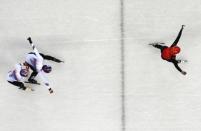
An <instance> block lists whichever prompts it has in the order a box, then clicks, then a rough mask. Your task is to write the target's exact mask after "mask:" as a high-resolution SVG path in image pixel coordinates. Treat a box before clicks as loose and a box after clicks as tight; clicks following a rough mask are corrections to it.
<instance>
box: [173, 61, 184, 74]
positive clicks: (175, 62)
mask: <svg viewBox="0 0 201 131" xmlns="http://www.w3.org/2000/svg"><path fill="white" fill-rule="evenodd" d="M171 62H172V63H173V64H174V66H175V68H176V69H177V70H178V71H179V72H182V69H181V68H180V67H179V66H178V61H177V60H176V59H172V60H171Z"/></svg>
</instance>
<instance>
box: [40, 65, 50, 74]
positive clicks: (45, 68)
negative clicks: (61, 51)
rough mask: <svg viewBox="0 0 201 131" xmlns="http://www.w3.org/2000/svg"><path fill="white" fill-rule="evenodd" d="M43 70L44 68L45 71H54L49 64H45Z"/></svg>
mask: <svg viewBox="0 0 201 131" xmlns="http://www.w3.org/2000/svg"><path fill="white" fill-rule="evenodd" d="M42 70H43V71H44V72H45V73H50V72H51V71H52V67H51V66H49V65H43V67H42Z"/></svg>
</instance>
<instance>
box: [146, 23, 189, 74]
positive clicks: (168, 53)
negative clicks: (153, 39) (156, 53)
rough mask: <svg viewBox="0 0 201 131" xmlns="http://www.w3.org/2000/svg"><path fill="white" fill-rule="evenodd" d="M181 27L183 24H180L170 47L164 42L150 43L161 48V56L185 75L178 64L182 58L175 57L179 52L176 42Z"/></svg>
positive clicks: (179, 35)
mask: <svg viewBox="0 0 201 131" xmlns="http://www.w3.org/2000/svg"><path fill="white" fill-rule="evenodd" d="M183 28H184V25H182V27H181V30H180V31H179V34H178V36H177V38H176V40H175V41H174V42H173V44H172V45H171V46H170V47H168V46H165V45H162V44H164V43H152V44H150V45H152V46H153V47H155V48H158V49H160V50H161V58H162V59H163V60H166V61H168V62H172V63H173V64H174V66H175V67H176V69H177V70H178V71H179V72H181V73H182V74H183V75H186V72H185V71H183V70H182V69H181V68H180V67H179V66H178V64H179V63H181V62H182V60H177V59H176V55H177V54H178V53H179V52H180V48H179V46H177V43H178V42H179V39H180V37H181V34H182V31H183Z"/></svg>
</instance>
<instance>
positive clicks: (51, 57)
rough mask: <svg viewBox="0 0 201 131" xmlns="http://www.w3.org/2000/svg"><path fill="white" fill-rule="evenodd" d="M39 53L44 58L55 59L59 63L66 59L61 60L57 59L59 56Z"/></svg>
mask: <svg viewBox="0 0 201 131" xmlns="http://www.w3.org/2000/svg"><path fill="white" fill-rule="evenodd" d="M39 54H40V55H41V56H42V57H43V59H46V60H51V61H54V62H57V63H60V62H64V61H62V60H59V59H57V58H55V57H53V56H49V55H44V54H42V53H39Z"/></svg>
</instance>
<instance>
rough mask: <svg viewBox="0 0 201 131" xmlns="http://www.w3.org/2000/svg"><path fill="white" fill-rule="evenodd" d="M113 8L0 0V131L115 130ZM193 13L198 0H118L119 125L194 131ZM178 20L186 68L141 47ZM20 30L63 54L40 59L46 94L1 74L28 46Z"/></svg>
mask: <svg viewBox="0 0 201 131" xmlns="http://www.w3.org/2000/svg"><path fill="white" fill-rule="evenodd" d="M120 7H121V6H120V1H118V0H1V1H0V45H1V48H0V56H1V61H0V73H1V75H0V131H27V130H28V131H122V121H121V116H122V107H121V106H122V103H121V102H122V101H121V94H122V90H121V89H122V88H121V64H122V63H121V32H120V22H121V17H120ZM200 15H201V1H200V0H193V1H189V0H152V1H149V0H124V31H125V32H124V33H125V38H124V41H125V43H124V44H125V63H124V65H125V131H200V130H201V124H200V122H201V86H200V85H201V82H200V79H201V70H200V67H201V60H200V59H201V52H200V50H201V45H200V43H201V37H200V36H201V16H200ZM182 24H185V25H186V27H185V28H184V31H183V34H182V37H181V39H180V42H179V45H180V47H181V48H182V51H181V53H180V54H179V56H178V57H179V58H182V59H187V60H188V63H183V64H181V65H180V66H181V68H182V69H183V70H185V71H187V75H186V76H183V75H181V74H180V73H179V72H178V71H177V70H176V69H175V68H174V66H173V65H172V64H170V63H168V62H166V61H163V60H161V58H160V52H159V50H157V49H154V48H152V47H150V46H148V43H150V42H165V43H166V44H167V45H170V44H171V43H172V42H173V41H174V40H175V38H176V36H177V34H178V32H179V30H180V27H181V25H182ZM28 36H31V37H32V40H33V42H34V44H35V45H36V47H37V48H38V50H39V51H40V52H42V53H45V54H50V55H52V56H55V57H57V58H60V59H62V60H64V61H65V63H64V64H58V63H54V62H46V63H48V64H50V65H52V67H53V71H52V73H51V74H48V75H47V77H48V79H49V81H50V86H51V87H52V88H53V90H54V94H49V93H48V91H47V89H46V88H45V87H44V85H41V86H35V85H33V86H32V87H33V88H34V89H35V91H34V92H23V91H21V90H18V89H17V88H16V87H14V86H13V85H11V84H9V83H8V82H7V81H6V80H5V78H6V74H7V72H8V71H9V70H10V69H12V67H13V65H14V64H15V63H16V62H23V61H24V58H25V56H26V53H28V52H30V51H31V47H30V45H29V44H28V41H27V40H26V38H27V37H28ZM28 86H30V85H28Z"/></svg>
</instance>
